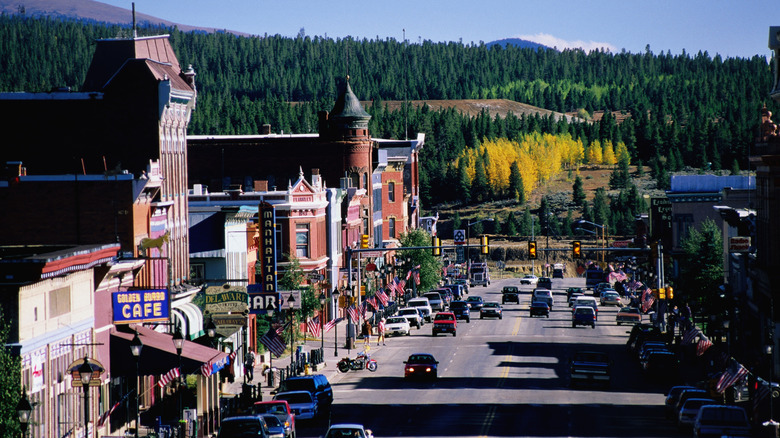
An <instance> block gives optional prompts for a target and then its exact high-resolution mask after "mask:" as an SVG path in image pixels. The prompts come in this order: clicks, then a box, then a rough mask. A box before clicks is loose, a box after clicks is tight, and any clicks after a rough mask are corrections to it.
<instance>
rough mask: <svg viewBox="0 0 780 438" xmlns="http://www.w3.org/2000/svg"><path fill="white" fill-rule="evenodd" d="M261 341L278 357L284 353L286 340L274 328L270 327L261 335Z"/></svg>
mask: <svg viewBox="0 0 780 438" xmlns="http://www.w3.org/2000/svg"><path fill="white" fill-rule="evenodd" d="M260 343H261V344H263V345H265V348H267V349H268V351H270V352H271V353H273V354H274V355H275V356H276V357H280V356H281V355H282V354H283V353H284V347H285V345H284V341H282V338H280V337H279V332H277V331H276V330H274V329H273V328H269V329H268V331H267V332H265V334H264V335H263V336H261V337H260Z"/></svg>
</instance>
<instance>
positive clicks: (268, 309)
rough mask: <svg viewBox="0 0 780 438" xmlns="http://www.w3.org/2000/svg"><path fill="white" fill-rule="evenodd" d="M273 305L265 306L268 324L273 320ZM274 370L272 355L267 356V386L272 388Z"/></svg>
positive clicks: (269, 303)
mask: <svg viewBox="0 0 780 438" xmlns="http://www.w3.org/2000/svg"><path fill="white" fill-rule="evenodd" d="M274 310H275V309H274V305H273V303H271V302H270V301H269V302H268V305H267V306H265V313H266V315H268V319H269V321H268V323H269V324H270V323H271V321H273V318H274ZM273 369H274V355H273V353H269V354H268V386H273V384H272V382H273V375H274V372H273Z"/></svg>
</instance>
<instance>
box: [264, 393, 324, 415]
mask: <svg viewBox="0 0 780 438" xmlns="http://www.w3.org/2000/svg"><path fill="white" fill-rule="evenodd" d="M274 400H284V401H286V402H287V403H288V404H289V405H290V409H291V410H292V412H293V415H295V419H296V420H311V419H314V418H315V417H316V416H317V414H318V409H317V399H315V398H314V396H313V395H312V394H311V393H310V392H309V391H283V392H277V393H276V395H274Z"/></svg>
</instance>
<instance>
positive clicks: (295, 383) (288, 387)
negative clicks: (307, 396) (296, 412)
mask: <svg viewBox="0 0 780 438" xmlns="http://www.w3.org/2000/svg"><path fill="white" fill-rule="evenodd" d="M288 391H308V392H309V393H311V395H312V397H314V399H316V400H317V405H318V407H319V411H320V412H321V413H325V412H328V411H329V410H330V405H331V404H333V388H331V386H330V382H328V378H327V377H325V375H323V374H311V375H308V376H294V377H288V378H287V379H285V380H283V381H282V383H281V384H280V385H279V391H278V392H288Z"/></svg>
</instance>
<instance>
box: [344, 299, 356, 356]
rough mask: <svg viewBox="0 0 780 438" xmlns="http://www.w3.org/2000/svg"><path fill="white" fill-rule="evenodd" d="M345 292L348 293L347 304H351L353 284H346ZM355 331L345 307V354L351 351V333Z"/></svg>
mask: <svg viewBox="0 0 780 438" xmlns="http://www.w3.org/2000/svg"><path fill="white" fill-rule="evenodd" d="M345 292H348V293H349V300H348V303H347V304H348V306H351V305H352V299H353V298H354V297H355V286H352V285H350V286H347V288H346V289H345ZM353 333H355V326H354V324H353V323H352V318H351V317H350V316H349V309H347V354H351V353H352V334H353Z"/></svg>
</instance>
